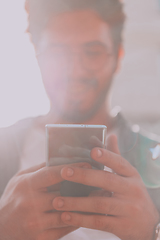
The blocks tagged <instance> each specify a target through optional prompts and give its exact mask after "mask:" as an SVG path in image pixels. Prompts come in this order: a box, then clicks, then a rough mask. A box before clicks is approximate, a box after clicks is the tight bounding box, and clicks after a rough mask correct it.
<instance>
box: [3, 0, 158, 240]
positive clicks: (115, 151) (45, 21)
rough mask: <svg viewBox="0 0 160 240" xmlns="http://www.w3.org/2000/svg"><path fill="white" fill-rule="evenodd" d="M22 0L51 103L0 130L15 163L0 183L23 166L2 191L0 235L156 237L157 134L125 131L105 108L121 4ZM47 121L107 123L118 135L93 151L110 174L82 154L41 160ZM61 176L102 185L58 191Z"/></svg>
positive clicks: (116, 56)
mask: <svg viewBox="0 0 160 240" xmlns="http://www.w3.org/2000/svg"><path fill="white" fill-rule="evenodd" d="M27 4H28V5H27V9H28V11H29V32H30V34H31V37H32V41H33V43H34V45H35V51H36V54H37V60H38V63H39V66H40V69H41V73H42V77H43V81H44V86H45V89H46V92H47V94H48V96H49V98H50V101H51V110H50V113H49V114H48V115H47V116H43V117H38V118H36V119H29V120H24V121H22V122H20V123H18V124H17V125H15V126H13V127H10V128H8V129H4V130H3V131H2V133H1V138H2V137H3V136H4V135H5V136H6V135H8V137H5V139H7V140H6V144H7V145H8V146H9V147H8V149H9V151H5V149H4V145H3V146H2V149H1V152H2V153H3V155H1V156H3V158H2V160H3V165H4V166H3V169H4V170H5V168H7V167H6V166H7V164H8V165H9V164H13V163H16V167H15V169H12V172H11V171H10V172H9V173H8V176H7V177H6V178H5V175H6V172H5V171H3V172H4V175H3V172H2V174H1V179H2V181H1V182H2V183H3V186H2V187H1V189H4V187H5V185H6V183H7V181H8V180H9V178H10V177H12V176H13V174H14V172H16V169H17V170H18V167H19V168H21V169H23V170H22V171H21V172H19V173H18V174H17V175H16V176H14V177H13V179H11V181H10V182H9V184H8V186H7V187H6V189H5V191H4V193H3V195H2V198H1V202H0V233H1V236H2V237H1V239H59V238H61V237H63V236H65V237H64V239H87V238H88V239H91V238H93V239H119V238H120V239H123V240H152V239H156V235H155V232H156V226H157V224H158V223H159V210H160V201H159V193H160V174H159V173H160V169H159V165H160V164H159V163H160V159H159V155H157V156H156V157H155V155H156V154H153V156H152V153H155V151H156V148H155V147H156V145H157V143H156V142H155V141H152V140H150V139H148V138H146V137H144V136H142V135H141V134H139V133H136V132H133V131H131V130H130V128H129V126H128V125H127V123H126V122H125V120H124V119H123V118H122V116H121V115H120V114H118V113H114V114H113V112H112V115H111V114H110V107H109V90H110V86H111V83H112V79H113V76H114V73H115V72H116V69H117V68H118V64H119V61H120V57H121V52H122V42H121V41H122V40H121V39H122V38H121V34H122V29H123V23H124V14H123V10H122V4H121V3H120V2H119V1H118V0H98V1H97V0H81V1H80V0H48V1H46V0H29V1H28V2H27ZM113 115H114V116H113ZM46 123H85V124H103V125H106V126H107V127H108V132H110V133H112V132H114V133H115V134H116V135H117V137H116V136H115V135H111V137H110V138H109V143H108V150H105V149H101V148H95V149H93V150H92V151H91V157H92V158H93V159H94V160H95V161H97V162H100V163H102V164H104V165H105V166H107V167H110V168H111V169H113V171H114V172H115V173H116V174H114V173H108V172H105V171H100V170H94V169H91V167H90V165H88V164H87V163H79V164H75V165H70V166H58V167H50V168H47V167H45V166H44V164H40V163H41V162H43V161H44V145H45V134H44V126H45V124H46ZM11 134H12V136H13V137H12V138H10V135H11ZM13 139H14V141H13ZM117 139H118V144H117ZM10 141H11V142H10ZM6 144H5V146H6ZM13 144H14V146H13ZM157 146H158V145H157ZM15 149H17V151H16V150H15ZM152 158H153V159H154V161H153V159H152ZM11 159H15V160H14V162H13V163H12V162H11ZM17 159H19V162H16V161H18V160H17ZM38 163H39V164H40V165H37V166H34V165H35V164H38ZM28 167H31V168H29V169H27V170H26V168H28ZM2 176H3V177H2ZM64 179H65V180H69V181H73V182H78V183H82V184H85V185H89V186H95V187H99V188H101V189H103V190H102V192H101V194H96V195H94V196H93V195H90V196H89V197H87V198H71V197H69V198H65V197H61V196H59V192H58V191H57V190H59V183H60V182H62V181H63V180H64ZM51 185H53V186H52V191H51V192H48V191H47V187H49V186H51ZM147 190H148V191H147ZM108 192H109V193H112V194H110V195H108ZM148 192H149V193H150V195H149V193H148ZM77 228H79V229H78V230H76V229H77ZM86 228H88V230H87V229H86ZM91 229H94V230H91ZM75 230H76V231H75ZM95 230H96V231H95ZM73 231H74V232H73ZM70 232H71V233H70ZM68 233H70V234H69V235H66V234H68ZM116 236H117V237H116Z"/></svg>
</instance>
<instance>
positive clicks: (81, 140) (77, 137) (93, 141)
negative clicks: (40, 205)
mask: <svg viewBox="0 0 160 240" xmlns="http://www.w3.org/2000/svg"><path fill="white" fill-rule="evenodd" d="M106 134H107V127H106V126H104V125H83V124H80V125H78V124H47V125H46V164H47V166H58V165H66V164H72V163H78V162H87V163H89V164H90V165H91V166H92V168H93V169H99V170H103V169H104V166H103V165H102V164H101V163H98V162H96V161H94V160H93V159H92V158H91V156H90V152H91V150H92V149H93V148H95V147H101V148H105V147H106ZM93 190H97V188H95V187H92V186H86V185H83V184H79V183H73V182H70V181H63V182H62V183H61V187H60V194H61V196H72V197H84V196H88V195H89V194H90V192H91V191H93Z"/></svg>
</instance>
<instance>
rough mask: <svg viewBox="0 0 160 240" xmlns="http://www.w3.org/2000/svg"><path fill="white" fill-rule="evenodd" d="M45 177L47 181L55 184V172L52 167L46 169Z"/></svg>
mask: <svg viewBox="0 0 160 240" xmlns="http://www.w3.org/2000/svg"><path fill="white" fill-rule="evenodd" d="M44 179H46V180H47V182H48V183H50V185H52V184H54V181H55V174H54V173H53V171H51V170H50V169H45V171H44Z"/></svg>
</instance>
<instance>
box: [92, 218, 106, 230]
mask: <svg viewBox="0 0 160 240" xmlns="http://www.w3.org/2000/svg"><path fill="white" fill-rule="evenodd" d="M93 228H94V229H98V230H104V229H105V223H104V221H103V220H102V219H101V217H99V216H95V217H94V222H93Z"/></svg>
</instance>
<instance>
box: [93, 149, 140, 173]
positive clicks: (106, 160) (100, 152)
mask: <svg viewBox="0 0 160 240" xmlns="http://www.w3.org/2000/svg"><path fill="white" fill-rule="evenodd" d="M91 157H92V158H93V159H94V160H95V161H97V162H100V163H102V164H103V165H105V166H107V167H109V168H111V169H112V170H113V171H114V172H116V173H117V174H119V175H121V176H125V177H131V176H133V175H136V174H137V170H136V169H135V168H134V167H133V166H132V165H131V164H130V163H129V162H128V161H127V160H126V159H124V158H123V157H122V156H120V155H118V154H115V153H113V152H110V151H108V150H106V149H102V148H101V149H100V148H94V149H93V150H92V151H91Z"/></svg>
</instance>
